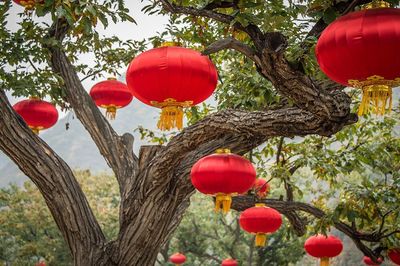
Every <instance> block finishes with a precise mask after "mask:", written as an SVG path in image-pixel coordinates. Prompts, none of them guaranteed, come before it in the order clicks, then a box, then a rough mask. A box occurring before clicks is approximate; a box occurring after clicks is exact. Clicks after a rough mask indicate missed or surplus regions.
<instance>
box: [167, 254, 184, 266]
mask: <svg viewBox="0 0 400 266" xmlns="http://www.w3.org/2000/svg"><path fill="white" fill-rule="evenodd" d="M169 261H170V262H172V263H174V264H175V265H176V266H180V265H182V264H183V263H184V262H185V261H186V256H185V255H183V254H181V253H175V254H173V255H171V257H169Z"/></svg>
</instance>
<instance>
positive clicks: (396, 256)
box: [388, 248, 400, 265]
mask: <svg viewBox="0 0 400 266" xmlns="http://www.w3.org/2000/svg"><path fill="white" fill-rule="evenodd" d="M388 257H389V259H390V260H391V261H392V262H393V263H395V264H396V265H400V248H395V249H389V251H388Z"/></svg>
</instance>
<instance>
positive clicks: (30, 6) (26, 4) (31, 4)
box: [20, 0, 36, 10]
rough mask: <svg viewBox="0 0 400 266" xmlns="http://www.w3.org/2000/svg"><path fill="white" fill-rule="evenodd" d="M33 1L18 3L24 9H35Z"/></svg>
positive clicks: (27, 0) (26, 0)
mask: <svg viewBox="0 0 400 266" xmlns="http://www.w3.org/2000/svg"><path fill="white" fill-rule="evenodd" d="M35 2H36V1H35V0H25V1H20V4H21V5H22V6H23V7H25V9H28V10H30V9H33V8H34V7H35Z"/></svg>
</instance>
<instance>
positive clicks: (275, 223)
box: [239, 203, 282, 247]
mask: <svg viewBox="0 0 400 266" xmlns="http://www.w3.org/2000/svg"><path fill="white" fill-rule="evenodd" d="M239 223H240V227H242V229H243V230H245V231H247V232H249V233H253V234H256V246H257V247H264V246H265V244H266V241H267V234H268V233H273V232H275V231H277V230H278V229H279V228H280V227H281V225H282V215H281V214H280V213H279V212H278V211H276V210H275V209H272V208H269V207H266V206H265V204H263V203H257V204H256V206H255V207H252V208H248V209H246V210H245V211H244V212H242V213H241V214H240V218H239Z"/></svg>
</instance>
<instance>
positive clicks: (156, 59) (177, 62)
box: [126, 46, 217, 130]
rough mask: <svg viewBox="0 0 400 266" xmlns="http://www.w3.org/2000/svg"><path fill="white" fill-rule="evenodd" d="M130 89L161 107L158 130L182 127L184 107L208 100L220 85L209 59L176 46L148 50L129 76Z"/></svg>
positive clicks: (149, 103) (144, 101) (137, 61)
mask: <svg viewBox="0 0 400 266" xmlns="http://www.w3.org/2000/svg"><path fill="white" fill-rule="evenodd" d="M126 81H127V84H128V87H129V88H130V89H131V90H132V92H133V95H134V96H135V97H136V98H138V99H139V100H140V101H141V102H143V103H145V104H148V105H151V106H154V107H158V108H161V109H162V111H161V117H160V120H159V122H158V128H160V129H161V130H170V129H172V128H174V127H176V128H178V129H181V128H182V126H183V108H184V107H190V106H194V105H196V104H199V103H201V102H203V101H204V100H206V99H207V98H208V97H210V95H211V94H212V93H213V92H214V90H215V88H216V86H217V70H216V69H215V66H214V65H213V64H212V62H211V61H210V59H208V57H207V56H203V55H201V54H200V53H199V52H197V51H194V50H191V49H187V48H183V47H176V46H169V47H160V48H155V49H151V50H149V51H146V52H144V53H142V54H140V55H139V56H137V57H136V58H134V59H133V60H132V62H131V64H130V65H129V68H128V70H127V73H126Z"/></svg>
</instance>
